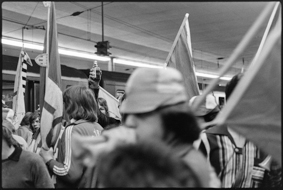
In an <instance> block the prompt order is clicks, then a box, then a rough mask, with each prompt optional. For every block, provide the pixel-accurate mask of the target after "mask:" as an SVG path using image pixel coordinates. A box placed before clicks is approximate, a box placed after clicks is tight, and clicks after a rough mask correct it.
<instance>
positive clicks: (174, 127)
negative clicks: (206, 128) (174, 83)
mask: <svg viewBox="0 0 283 190" xmlns="http://www.w3.org/2000/svg"><path fill="white" fill-rule="evenodd" d="M158 111H159V113H160V116H161V120H162V124H163V129H164V133H163V139H164V140H165V141H167V140H169V139H170V138H172V139H174V140H177V141H179V142H182V143H186V144H192V143H193V142H194V141H195V140H197V139H198V138H199V134H200V127H199V125H198V122H197V119H196V117H195V116H194V115H193V113H192V111H191V109H190V108H189V106H188V104H187V103H180V104H177V105H173V106H168V107H165V108H162V109H160V110H158ZM172 139H171V140H172Z"/></svg>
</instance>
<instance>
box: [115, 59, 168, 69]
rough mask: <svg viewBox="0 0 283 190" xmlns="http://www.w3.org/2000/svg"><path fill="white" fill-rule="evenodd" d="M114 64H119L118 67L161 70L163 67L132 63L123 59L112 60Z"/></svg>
mask: <svg viewBox="0 0 283 190" xmlns="http://www.w3.org/2000/svg"><path fill="white" fill-rule="evenodd" d="M113 61H114V63H117V64H120V65H129V66H134V67H148V68H163V65H160V66H159V65H150V64H146V63H140V62H134V61H128V60H123V59H117V58H116V59H114V60H113Z"/></svg>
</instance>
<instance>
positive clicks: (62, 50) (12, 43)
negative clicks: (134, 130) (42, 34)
mask: <svg viewBox="0 0 283 190" xmlns="http://www.w3.org/2000/svg"><path fill="white" fill-rule="evenodd" d="M1 42H2V44H6V45H10V46H17V47H22V46H23V43H22V42H20V41H15V40H9V39H3V38H2V40H1ZM24 48H27V49H33V50H41V51H43V45H42V44H40V45H38V44H32V43H28V42H24ZM59 54H61V55H68V56H73V57H81V58H86V59H92V60H93V59H94V60H99V61H109V60H110V57H104V56H98V55H95V54H93V53H87V52H79V51H75V50H69V49H65V48H59Z"/></svg>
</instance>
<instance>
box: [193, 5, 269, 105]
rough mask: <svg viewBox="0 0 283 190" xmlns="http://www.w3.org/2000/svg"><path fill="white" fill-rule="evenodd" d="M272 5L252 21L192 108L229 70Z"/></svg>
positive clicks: (202, 99)
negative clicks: (216, 76) (216, 75)
mask: <svg viewBox="0 0 283 190" xmlns="http://www.w3.org/2000/svg"><path fill="white" fill-rule="evenodd" d="M273 6H274V2H270V3H268V5H267V6H266V7H265V9H264V10H263V11H262V13H261V14H260V15H259V17H258V18H257V20H256V21H255V22H254V23H253V25H252V26H251V27H250V29H249V31H248V32H247V33H246V34H245V36H244V38H243V39H242V40H241V42H240V43H239V44H238V45H237V47H236V48H235V49H234V51H233V52H232V54H231V55H230V57H229V59H228V60H227V61H226V62H225V64H224V66H223V67H222V68H221V70H220V71H219V74H218V78H214V79H213V80H212V82H211V83H210V84H209V85H208V86H207V88H206V89H204V90H203V94H202V95H201V97H200V99H197V100H196V103H195V104H194V105H193V106H192V109H193V110H194V109H196V108H198V107H199V106H200V104H201V103H202V102H203V101H204V99H205V97H206V96H207V95H208V94H209V93H210V92H211V91H212V90H213V89H214V87H215V86H216V85H217V84H218V82H219V80H220V78H221V77H222V76H223V75H224V74H225V73H226V72H227V71H228V70H229V68H230V67H231V66H232V65H233V64H234V63H235V61H236V59H237V58H238V57H239V56H240V55H241V54H242V52H243V51H244V50H245V49H246V48H247V46H248V45H249V43H250V42H251V40H252V39H253V36H254V35H255V34H256V32H257V31H258V30H259V28H260V26H261V25H262V23H263V22H264V20H265V19H266V18H267V16H268V14H269V12H270V11H271V10H272V7H273Z"/></svg>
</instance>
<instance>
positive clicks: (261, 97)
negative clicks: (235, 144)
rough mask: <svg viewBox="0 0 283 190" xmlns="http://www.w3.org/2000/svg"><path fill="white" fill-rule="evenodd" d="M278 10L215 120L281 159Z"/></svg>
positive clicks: (275, 157)
mask: <svg viewBox="0 0 283 190" xmlns="http://www.w3.org/2000/svg"><path fill="white" fill-rule="evenodd" d="M281 31H282V26H281V13H280V16H279V17H278V20H277V23H276V26H275V27H274V29H273V30H272V31H271V32H270V33H269V35H268V37H267V39H266V42H265V43H264V45H263V47H262V50H261V52H260V53H259V54H258V59H257V61H256V62H255V63H254V64H253V65H251V66H250V67H249V69H248V70H247V71H246V73H245V74H244V76H243V77H242V78H241V80H240V81H239V83H238V84H237V86H236V87H235V89H234V91H233V93H232V94H231V97H230V98H229V99H228V101H227V104H226V105H225V106H224V107H223V109H222V111H221V112H220V113H219V114H218V115H217V117H216V119H215V123H217V124H218V125H223V124H227V125H228V126H229V127H231V128H232V129H233V130H235V131H236V132H238V133H239V134H242V135H243V136H244V137H246V138H247V139H249V140H250V141H252V142H253V143H254V144H256V145H257V146H258V147H259V148H261V149H262V150H263V151H264V152H266V153H268V154H270V155H271V156H272V157H273V158H274V159H275V160H276V161H277V162H278V163H279V165H281V163H282V144H281V143H282V136H281V134H282V133H281V132H282V129H281V126H282V119H281V117H282V113H281V110H282V108H281V106H282V105H281V88H282V86H281V84H282V83H281V80H282V75H281V69H282V67H281V64H282V59H281Z"/></svg>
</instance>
